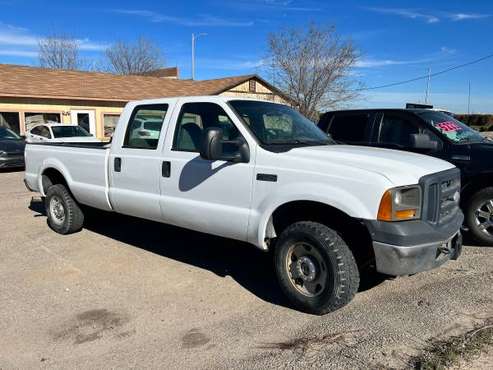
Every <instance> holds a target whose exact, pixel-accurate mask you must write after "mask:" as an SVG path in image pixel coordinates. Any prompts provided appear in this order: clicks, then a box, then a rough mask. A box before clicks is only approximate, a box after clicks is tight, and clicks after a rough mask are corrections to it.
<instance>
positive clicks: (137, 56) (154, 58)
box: [106, 37, 164, 75]
mask: <svg viewBox="0 0 493 370" xmlns="http://www.w3.org/2000/svg"><path fill="white" fill-rule="evenodd" d="M106 58H107V59H108V62H109V67H110V70H111V71H113V72H114V73H117V74H121V75H132V74H141V73H145V72H150V71H152V70H155V69H158V68H160V67H162V66H163V65H164V60H163V57H162V53H161V50H160V49H159V47H158V46H156V45H155V44H153V43H152V42H151V41H149V40H146V39H144V38H142V37H141V38H139V39H138V40H137V42H136V43H135V44H130V43H126V42H122V41H120V42H117V43H116V44H114V45H112V46H111V47H109V48H108V49H106Z"/></svg>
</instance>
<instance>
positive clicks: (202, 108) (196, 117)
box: [172, 103, 240, 152]
mask: <svg viewBox="0 0 493 370" xmlns="http://www.w3.org/2000/svg"><path fill="white" fill-rule="evenodd" d="M209 127H219V128H222V129H223V133H224V135H223V137H224V140H235V139H237V138H238V136H239V135H240V133H239V131H238V129H237V128H236V126H235V125H234V123H233V122H232V121H231V119H230V118H229V117H228V115H227V114H226V112H225V111H224V109H223V108H222V107H221V106H219V105H217V104H215V103H185V104H183V106H182V108H181V112H180V116H179V117H178V121H177V123H176V128H175V135H174V138H173V149H172V150H176V151H182V152H200V146H201V145H202V144H201V143H202V134H203V132H204V130H205V129H206V128H209ZM226 145H227V144H226ZM226 149H227V148H225V151H227V150H226Z"/></svg>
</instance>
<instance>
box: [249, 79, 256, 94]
mask: <svg viewBox="0 0 493 370" xmlns="http://www.w3.org/2000/svg"><path fill="white" fill-rule="evenodd" d="M248 90H249V91H250V92H252V93H254V92H256V91H257V81H255V80H250V81H248Z"/></svg>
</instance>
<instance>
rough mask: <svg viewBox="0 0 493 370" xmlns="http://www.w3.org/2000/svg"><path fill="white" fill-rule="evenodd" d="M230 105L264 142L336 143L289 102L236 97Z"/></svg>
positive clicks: (282, 143)
mask: <svg viewBox="0 0 493 370" xmlns="http://www.w3.org/2000/svg"><path fill="white" fill-rule="evenodd" d="M229 105H230V106H231V107H232V108H233V109H234V110H235V111H236V113H237V114H238V116H240V117H241V118H242V119H243V121H244V122H245V124H246V125H248V127H249V128H250V130H251V131H252V132H253V134H254V135H255V136H256V137H257V139H258V140H259V141H260V142H261V143H262V144H265V145H293V146H304V145H327V144H334V143H335V142H334V141H333V140H332V139H330V138H329V137H328V136H327V134H325V133H324V132H323V131H321V130H320V129H319V128H318V127H317V125H316V124H315V123H313V122H312V121H310V120H308V119H307V118H305V117H304V116H302V115H301V114H300V113H298V112H297V111H296V110H294V109H292V108H290V107H288V106H286V105H282V104H275V103H270V102H261V101H254V100H232V101H230V102H229Z"/></svg>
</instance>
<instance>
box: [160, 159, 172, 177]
mask: <svg viewBox="0 0 493 370" xmlns="http://www.w3.org/2000/svg"><path fill="white" fill-rule="evenodd" d="M161 175H162V176H163V177H170V176H171V162H169V161H163V164H162V166H161Z"/></svg>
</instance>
